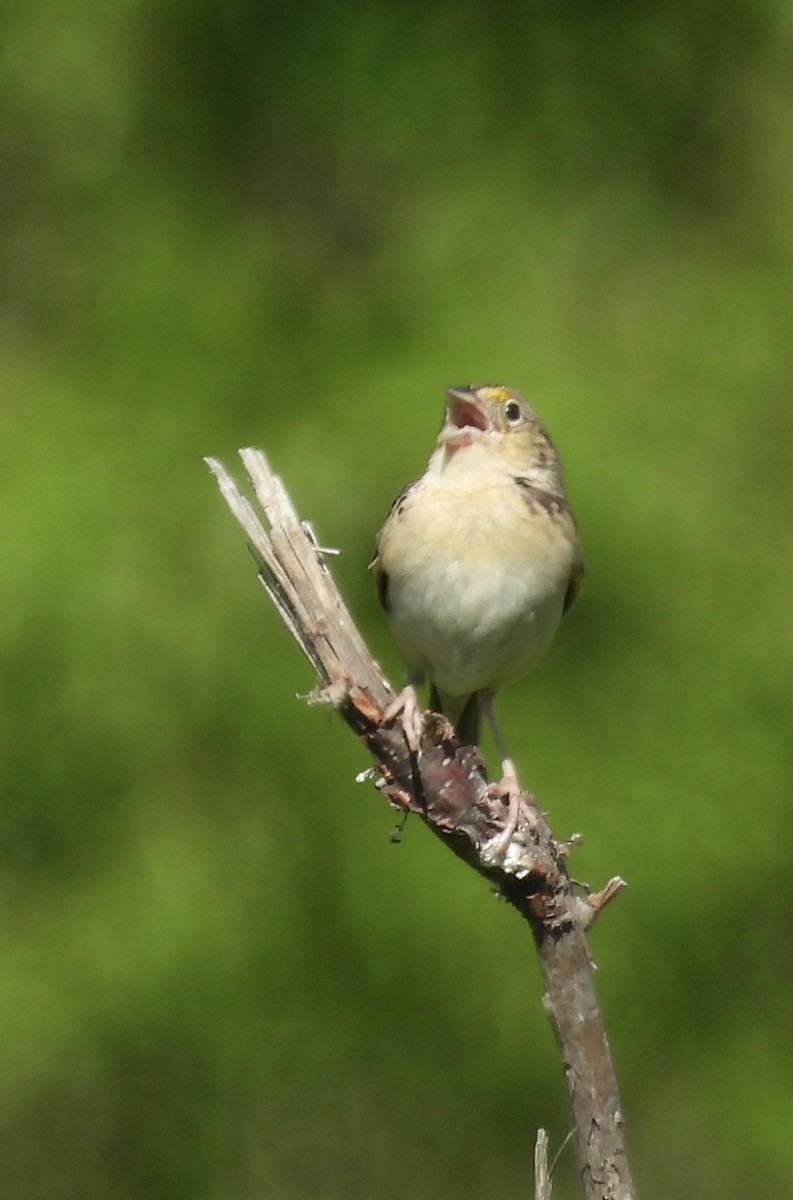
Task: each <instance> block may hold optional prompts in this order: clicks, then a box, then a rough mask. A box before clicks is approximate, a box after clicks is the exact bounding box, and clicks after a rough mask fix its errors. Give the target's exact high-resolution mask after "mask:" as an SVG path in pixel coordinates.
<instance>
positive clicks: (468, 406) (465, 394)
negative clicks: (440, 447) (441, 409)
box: [439, 388, 492, 450]
mask: <svg viewBox="0 0 793 1200" xmlns="http://www.w3.org/2000/svg"><path fill="white" fill-rule="evenodd" d="M446 395H447V396H448V398H449V403H448V404H447V406H446V421H445V423H444V426H443V429H442V430H441V432H440V438H439V440H440V441H441V442H442V443H443V444H444V446H447V447H448V448H449V449H451V450H457V449H459V448H460V446H470V444H471V442H474V441H477V440H478V439H479V438H481V437H483V436H484V435H485V434H486V433H488V432H489V431H490V430H491V428H492V425H491V422H490V417H489V416H488V414H487V411H486V410H485V408H484V407H483V405H482V402H481V401H480V400H479V398H478V397H477V396H476V394H475V393H474V392H472V391H471V390H470V389H469V388H447V389H446Z"/></svg>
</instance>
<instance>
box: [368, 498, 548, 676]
mask: <svg viewBox="0 0 793 1200" xmlns="http://www.w3.org/2000/svg"><path fill="white" fill-rule="evenodd" d="M565 533H566V531H565V530H562V529H560V526H559V519H558V515H557V517H556V518H554V517H553V515H552V514H549V513H547V512H545V511H542V510H533V509H532V508H531V507H530V506H529V505H528V504H527V502H526V498H525V495H524V494H522V492H521V489H520V487H519V486H518V485H517V484H516V483H515V481H514V480H513V479H512V478H511V477H509V476H504V475H500V476H497V477H494V478H492V479H487V478H485V479H481V478H480V479H479V480H478V481H477V482H476V484H474V483H473V481H472V483H471V486H469V487H466V486H465V483H464V482H463V484H462V486H461V483H460V481H459V480H458V481H456V482H455V486H454V487H450V486H448V485H446V483H445V481H444V480H443V479H440V480H435V479H432V478H428V477H426V476H425V477H424V478H423V479H422V480H420V481H419V482H418V483H417V484H416V485H415V487H414V488H413V489H411V494H409V495H408V496H407V497H406V500H405V503H404V504H403V506H402V508H401V511H400V512H399V513H398V514H396V515H395V519H394V520H392V521H391V522H389V528H388V534H387V536H386V537H384V538H383V539H382V541H381V545H380V550H379V554H380V560H381V563H382V567H383V569H384V571H385V572H386V574H387V576H388V598H389V609H390V618H391V624H392V629H393V634H394V639H395V641H396V643H397V646H398V647H399V649H400V652H401V653H402V655H403V657H404V658H405V660H406V662H407V663H408V665H409V666H410V668H411V669H412V671H413V673H414V674H416V675H426V676H429V677H430V678H431V679H433V681H434V682H435V683H436V685H437V686H438V687H439V688H440V690H442V691H444V692H447V693H448V694H450V695H463V694H465V693H468V692H472V691H478V690H480V689H482V688H496V687H500V686H501V685H502V684H504V683H506V682H508V681H509V680H511V679H514V678H516V677H518V676H519V675H522V674H523V673H524V672H526V671H528V670H530V669H531V667H533V666H534V665H535V663H536V662H537V661H538V660H539V659H540V658H541V657H542V655H543V654H544V653H545V651H546V650H547V648H548V646H549V644H550V641H551V639H552V637H553V634H554V631H555V629H556V626H557V625H558V623H559V620H560V618H561V613H562V604H563V599H564V593H565V589H566V587H567V581H568V579H569V575H570V563H571V551H570V545H569V538H568V537H567V536H565Z"/></svg>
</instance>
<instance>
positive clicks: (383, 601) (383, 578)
mask: <svg viewBox="0 0 793 1200" xmlns="http://www.w3.org/2000/svg"><path fill="white" fill-rule="evenodd" d="M417 483H418V479H412V480H411V481H410V483H407V484H405V486H404V487H403V488H402V491H401V492H400V493H399V495H398V496H396V497H395V499H394V502H393V504H392V505H391V507H390V508H389V510H388V515H387V516H386V519H385V521H384V522H383V526H382V529H381V530H380V532H379V533H378V535H377V538H376V540H375V544H374V553H373V555H372V557H371V559H370V562H369V570H370V571H371V572H372V575H373V576H374V582H375V588H376V590H377V599H378V600H379V601H380V606H381V608H382V609H383V611H384V612H388V609H389V603H388V575H387V573H386V572H385V571H384V570H383V566H382V563H381V562H380V539H381V538H382V536H383V530H384V529H385V528H386V526H387V525H388V522H389V521H393V520H394V519H395V518H396V517H398V516H399V513H400V510H401V508H402V505H403V504H404V503H405V500H406V498H407V495H408V493H409V492H410V491H411V490H412V489H413V488H414V487H415V486H416V484H417Z"/></svg>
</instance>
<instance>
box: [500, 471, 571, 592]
mask: <svg viewBox="0 0 793 1200" xmlns="http://www.w3.org/2000/svg"><path fill="white" fill-rule="evenodd" d="M513 478H514V480H515V482H516V483H517V484H518V486H519V487H520V488H521V490H522V492H523V495H524V497H525V499H526V503H527V504H528V505H529V507H530V508H532V509H535V510H536V509H537V508H542V509H544V510H545V511H546V512H547V513H548V514H549V515H550V516H552V517H566V518H567V526H568V537H569V538H570V541H571V543H572V544H573V550H574V554H573V563H572V567H571V568H570V578H569V580H568V582H567V591H566V592H565V594H564V603H563V606H562V612H563V613H566V612H567V611H568V609H569V608H571V607H572V605H573V603H574V602H575V600H576V598H577V596H578V595H579V594H580V592H581V589H582V587H583V586H584V556H583V554H582V553H581V545H580V543H579V541H578V531H577V529H576V523H575V517H574V516H573V514H572V511H571V509H570V505H569V504H568V503H567V499H566V497H565V496H563V495H561V494H560V493H558V492H546V491H544V490H543V489H542V488H538V487H535V486H534V485H533V484H532V483H531V482H530V480H528V479H526V478H525V477H524V476H521V475H514V476H513Z"/></svg>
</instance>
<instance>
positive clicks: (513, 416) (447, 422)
mask: <svg viewBox="0 0 793 1200" xmlns="http://www.w3.org/2000/svg"><path fill="white" fill-rule="evenodd" d="M446 397H447V403H446V413H445V416H444V421H443V425H442V426H441V431H440V433H439V434H438V447H439V448H443V449H444V450H445V451H446V452H447V453H456V452H457V451H460V450H463V449H464V448H465V447H466V446H475V445H481V446H482V447H483V448H486V449H487V450H488V451H489V452H492V453H495V454H498V455H499V457H500V458H501V459H502V460H503V462H504V465H505V467H506V468H507V469H508V470H509V471H511V472H514V473H515V474H520V475H526V476H532V477H537V478H538V482H539V481H540V479H542V486H545V484H546V479H545V477H546V476H547V477H548V478H547V483H552V482H553V481H554V477H555V474H556V473H557V472H558V470H559V466H558V458H557V455H556V451H555V449H554V446H553V443H552V442H551V439H550V438H549V436H548V434H547V433H546V431H545V429H544V427H543V425H542V422H541V421H540V418H539V417H538V416H537V414H536V412H535V411H534V409H533V408H532V407H531V405H530V404H529V403H528V402H527V401H526V400H524V398H523V397H522V396H521V395H520V393H519V392H515V391H513V390H512V388H508V387H503V386H502V385H501V384H493V383H483V384H467V385H466V386H464V387H450V388H447V389H446Z"/></svg>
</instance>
